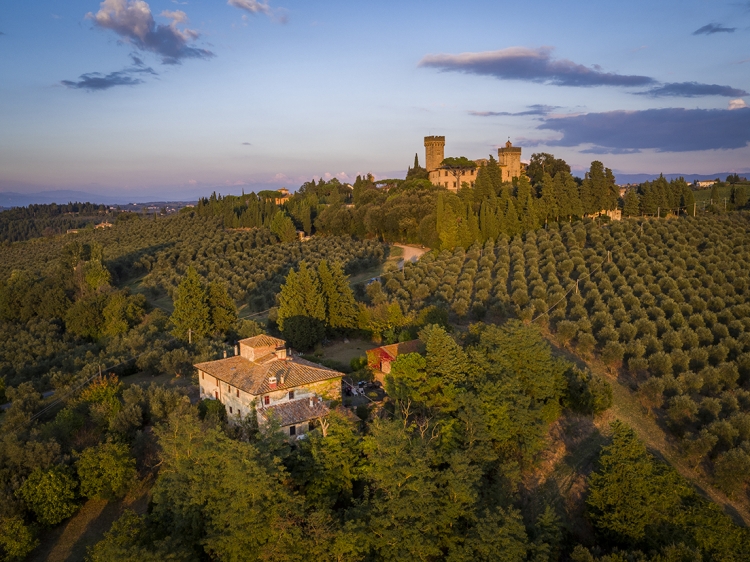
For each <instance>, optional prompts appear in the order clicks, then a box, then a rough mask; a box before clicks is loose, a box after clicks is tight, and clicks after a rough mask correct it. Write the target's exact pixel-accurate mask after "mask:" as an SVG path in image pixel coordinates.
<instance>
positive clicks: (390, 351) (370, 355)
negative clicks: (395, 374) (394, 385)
mask: <svg viewBox="0 0 750 562" xmlns="http://www.w3.org/2000/svg"><path fill="white" fill-rule="evenodd" d="M423 350H424V344H423V343H422V342H421V341H420V340H410V341H405V342H400V343H392V344H390V345H383V346H380V347H376V348H375V349H368V350H367V365H368V367H370V368H371V369H373V370H374V371H375V379H376V380H380V381H381V382H382V379H383V375H387V374H388V373H390V372H391V363H393V362H394V361H395V360H396V358H397V357H398V356H399V355H403V354H404V353H421V352H422V351H423ZM378 375H380V376H378Z"/></svg>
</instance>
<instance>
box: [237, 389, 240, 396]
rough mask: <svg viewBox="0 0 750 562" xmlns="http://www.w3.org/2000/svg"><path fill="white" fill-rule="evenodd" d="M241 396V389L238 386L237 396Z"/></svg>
mask: <svg viewBox="0 0 750 562" xmlns="http://www.w3.org/2000/svg"><path fill="white" fill-rule="evenodd" d="M239 397H240V389H239V388H238V389H237V398H239Z"/></svg>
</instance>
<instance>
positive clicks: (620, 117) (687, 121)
mask: <svg viewBox="0 0 750 562" xmlns="http://www.w3.org/2000/svg"><path fill="white" fill-rule="evenodd" d="M538 129H541V130H549V131H555V132H557V133H559V134H561V135H562V138H560V139H559V140H552V141H544V143H543V144H547V145H549V146H563V147H576V146H583V145H593V147H591V148H585V149H583V150H582V151H581V152H583V153H593V154H633V153H637V152H640V151H642V150H655V151H656V152H689V151H704V150H732V149H737V148H744V147H745V146H747V145H748V143H750V108H748V107H738V108H737V109H684V108H665V109H646V110H642V111H607V112H603V113H587V114H583V115H573V116H570V117H563V118H554V119H547V120H545V122H544V123H542V124H540V125H539V126H538ZM540 144H541V143H540Z"/></svg>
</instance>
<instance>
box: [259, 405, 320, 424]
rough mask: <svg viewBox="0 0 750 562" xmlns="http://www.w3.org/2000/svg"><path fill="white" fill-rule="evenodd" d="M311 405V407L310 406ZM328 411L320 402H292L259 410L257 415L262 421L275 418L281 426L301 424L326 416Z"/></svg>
mask: <svg viewBox="0 0 750 562" xmlns="http://www.w3.org/2000/svg"><path fill="white" fill-rule="evenodd" d="M311 403H312V405H311ZM329 412H330V410H329V409H328V406H326V405H325V404H324V403H323V402H322V401H321V400H319V399H318V400H307V399H304V400H292V401H291V402H284V403H283V404H277V405H275V406H269V407H267V408H259V409H258V413H259V414H260V415H261V416H262V417H263V419H265V420H268V419H270V418H271V417H275V418H276V419H278V420H279V423H280V424H281V426H282V427H283V426H287V425H292V424H297V423H302V422H306V421H310V420H314V419H316V418H322V417H323V416H327V415H328V413H329Z"/></svg>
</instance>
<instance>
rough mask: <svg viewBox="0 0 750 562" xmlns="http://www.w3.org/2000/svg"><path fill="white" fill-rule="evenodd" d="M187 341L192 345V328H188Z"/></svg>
mask: <svg viewBox="0 0 750 562" xmlns="http://www.w3.org/2000/svg"><path fill="white" fill-rule="evenodd" d="M188 343H189V344H191V345H192V343H193V330H191V329H190V328H188Z"/></svg>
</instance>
